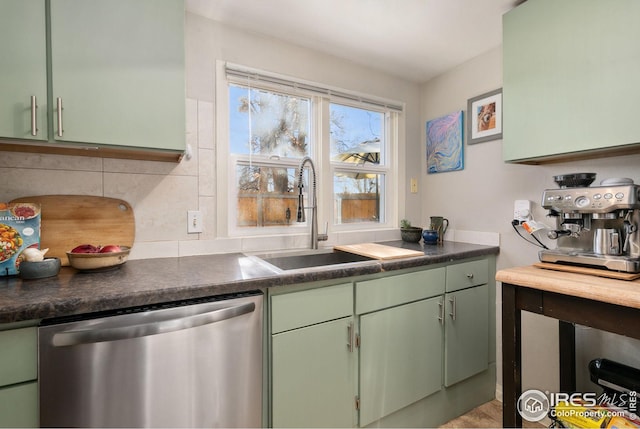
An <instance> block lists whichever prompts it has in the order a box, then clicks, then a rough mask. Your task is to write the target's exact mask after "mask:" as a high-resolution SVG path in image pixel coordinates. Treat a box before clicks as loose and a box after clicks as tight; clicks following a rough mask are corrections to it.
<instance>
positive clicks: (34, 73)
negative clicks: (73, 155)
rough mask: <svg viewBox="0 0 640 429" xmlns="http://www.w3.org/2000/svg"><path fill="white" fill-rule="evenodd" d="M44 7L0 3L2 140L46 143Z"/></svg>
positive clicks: (35, 1)
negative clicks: (7, 138)
mask: <svg viewBox="0 0 640 429" xmlns="http://www.w3.org/2000/svg"><path fill="white" fill-rule="evenodd" d="M44 6H45V3H44V0H0V58H2V61H0V94H1V95H0V136H3V137H9V138H17V139H37V140H47V125H46V124H47V123H46V120H47V114H46V107H47V55H46V40H47V34H46V18H45V7H44ZM32 103H33V104H32ZM34 121H35V123H34ZM34 134H35V135H34Z"/></svg>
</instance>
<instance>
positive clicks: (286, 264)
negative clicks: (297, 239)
mask: <svg viewBox="0 0 640 429" xmlns="http://www.w3.org/2000/svg"><path fill="white" fill-rule="evenodd" d="M256 256H257V257H258V258H259V259H261V260H262V261H264V262H266V263H268V264H270V265H273V266H274V267H277V268H279V269H281V270H284V271H288V270H298V269H301V268H311V267H322V266H330V265H338V264H349V263H353V262H365V261H374V260H375V259H373V258H368V257H366V256H361V255H356V254H354V253H349V252H341V251H337V250H324V251H323V250H320V251H318V250H316V251H302V252H296V253H288V254H286V253H285V254H268V255H256Z"/></svg>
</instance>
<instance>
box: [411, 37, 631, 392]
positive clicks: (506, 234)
mask: <svg viewBox="0 0 640 429" xmlns="http://www.w3.org/2000/svg"><path fill="white" fill-rule="evenodd" d="M500 87H502V48H501V47H499V48H496V49H493V50H491V51H489V52H487V53H485V54H483V55H480V56H478V57H476V58H474V59H472V60H471V61H469V62H467V63H465V64H462V65H460V66H458V67H456V68H455V69H453V70H450V71H449V72H447V73H444V74H443V75H441V76H438V77H437V78H434V79H432V80H431V81H429V82H427V83H426V84H424V85H423V86H422V88H421V100H420V103H421V118H422V121H421V124H420V127H421V130H422V134H421V142H422V143H421V148H420V150H421V159H422V160H423V161H424V160H426V147H425V143H424V142H426V130H425V122H426V121H427V120H430V119H434V118H437V117H439V116H442V115H444V114H447V113H451V112H453V111H456V110H465V111H466V108H467V100H468V99H469V98H472V97H475V96H477V95H480V94H483V93H485V92H488V91H491V90H494V89H497V88H500ZM504 108H505V109H508V108H509V107H508V106H504ZM465 121H466V112H465ZM465 131H466V130H465ZM464 158H465V161H464V163H465V167H464V170H462V171H456V172H446V173H438V174H427V173H426V161H424V162H423V165H422V167H421V168H422V175H423V180H422V182H423V188H422V193H421V196H422V216H423V219H428V217H429V216H433V215H442V216H445V217H447V218H448V219H449V220H450V221H451V227H452V228H454V229H461V230H470V231H487V232H497V233H499V234H500V254H499V256H498V269H503V268H508V267H513V266H519V265H529V264H531V263H534V262H537V260H538V256H537V252H538V250H539V249H538V248H537V247H535V246H534V245H531V244H528V243H526V242H525V241H524V240H523V239H521V238H520V237H518V236H517V234H516V233H515V232H514V231H513V228H512V226H511V220H512V217H513V202H514V200H516V199H525V200H530V201H532V207H533V212H534V217H535V219H536V220H538V221H544V222H546V223H548V224H549V225H552V224H553V223H552V222H551V221H550V220H549V219H547V218H546V217H545V215H546V211H545V210H544V209H542V208H541V207H540V199H541V197H542V192H543V190H544V189H546V188H557V185H556V184H555V183H554V182H553V177H552V176H554V175H558V174H563V173H573V172H595V173H597V179H596V180H597V182H596V184H597V183H598V182H599V181H600V180H602V179H605V178H609V177H630V178H632V179H634V181H635V182H636V183H640V169H639V168H638V165H640V155H634V156H624V157H613V158H603V159H597V160H592V161H580V162H567V163H557V164H549V165H539V166H531V165H518V164H507V163H504V162H503V161H502V141H501V140H494V141H490V142H486V143H479V144H475V145H466V146H465V153H464ZM497 297H498V312H499V309H500V291H498V294H497ZM497 326H498V341H497V347H498V353H497V356H501V353H500V344H501V340H500V330H501V323H500V315H499V314H498V320H497ZM556 326H557V323H556V322H555V321H553V320H551V319H548V318H545V317H542V316H537V315H532V314H527V313H525V314H524V315H523V331H524V332H523V335H524V338H523V353H522V355H523V367H524V369H523V386H524V387H525V388H538V389H542V390H549V391H557V389H558V383H557V371H558V365H557V359H556V356H557V352H558V346H557V342H558V339H557V333H556ZM602 335H603V334H602V333H597V334H593V333H591V330H585V329H578V330H577V337H578V343H579V350H578V362H584V361H585V360H586V361H587V363H588V360H587V357H586V356H587V355H592V354H593V353H592V352H591V351H592V350H597V351H599V352H602V353H605V350H603V348H602V347H596V346H595V343H594V342H593V341H592V340H591V339H590V338H593V337H598V338H599V337H601V336H602ZM604 336H605V337H607V344H608V345H609V346H610V345H611V344H617V345H618V346H617V347H614V349H615V350H614V353H615V357H616V358H617V359H618V360H620V361H622V362H624V363H628V364H630V365H636V366H638V365H637V364H638V361H639V360H640V359H639V358H638V355H639V353H638V351H640V343H638V342H636V341H632V340H629V339H620V338H619V337H618V338H614V337H613V336H611V335H609V334H605V335H604ZM630 351H635V352H634V353H631V352H630ZM594 357H595V356H594ZM581 365H582V363H581ZM501 372H502V369H501V364H500V362H498V378H499V380H498V382H499V386H501V385H502V375H501ZM579 372H580V368H579ZM580 386H584V387H583V388H591V389H593V388H594V386H593V385H589V383H588V382H587V381H581V383H580ZM498 390H499V393H500V392H501V390H500V387H499V389H498Z"/></svg>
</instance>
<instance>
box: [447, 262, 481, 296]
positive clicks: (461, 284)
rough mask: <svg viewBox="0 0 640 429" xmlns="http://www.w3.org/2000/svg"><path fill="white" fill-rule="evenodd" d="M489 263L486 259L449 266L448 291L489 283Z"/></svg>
mask: <svg viewBox="0 0 640 429" xmlns="http://www.w3.org/2000/svg"><path fill="white" fill-rule="evenodd" d="M488 280H489V263H488V262H487V260H486V259H482V260H480V261H471V262H463V263H461V264H455V265H449V266H448V267H447V292H453V291H456V290H460V289H465V288H468V287H471V286H478V285H482V284H485V283H487V281H488Z"/></svg>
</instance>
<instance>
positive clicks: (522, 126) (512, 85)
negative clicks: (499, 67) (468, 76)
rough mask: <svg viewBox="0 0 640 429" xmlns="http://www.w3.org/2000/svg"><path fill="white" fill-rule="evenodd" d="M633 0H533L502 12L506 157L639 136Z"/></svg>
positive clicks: (639, 61) (637, 11)
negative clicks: (504, 12)
mask: <svg viewBox="0 0 640 429" xmlns="http://www.w3.org/2000/svg"><path fill="white" fill-rule="evenodd" d="M638 16H640V2H638V1H637V0H615V1H601V0H563V1H556V0H536V1H530V2H526V3H523V4H522V5H520V6H518V7H517V8H515V9H513V10H512V11H510V12H508V13H507V14H505V15H504V17H503V35H504V36H503V72H504V73H503V76H504V77H503V97H504V132H503V135H504V141H503V155H504V159H505V160H506V161H510V160H526V159H535V158H543V157H545V156H552V155H558V154H569V153H571V152H579V151H585V150H596V149H602V148H609V147H614V146H623V145H628V144H634V143H638V142H640V121H638V120H637V114H636V112H637V110H638V100H639V99H640V73H638V69H639V68H640V43H638V40H639V39H640V26H638V23H637V18H638Z"/></svg>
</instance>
